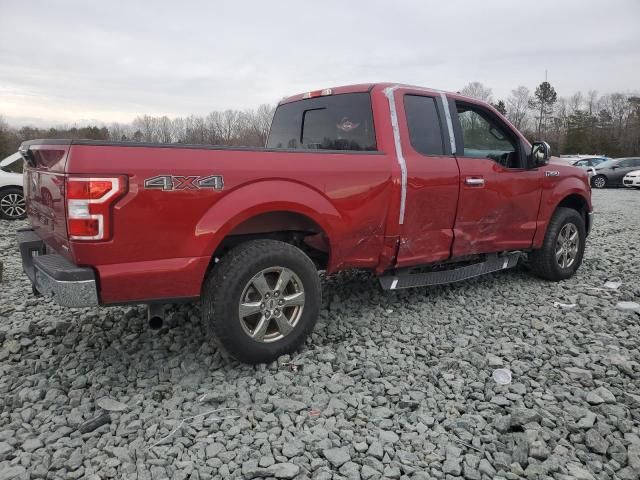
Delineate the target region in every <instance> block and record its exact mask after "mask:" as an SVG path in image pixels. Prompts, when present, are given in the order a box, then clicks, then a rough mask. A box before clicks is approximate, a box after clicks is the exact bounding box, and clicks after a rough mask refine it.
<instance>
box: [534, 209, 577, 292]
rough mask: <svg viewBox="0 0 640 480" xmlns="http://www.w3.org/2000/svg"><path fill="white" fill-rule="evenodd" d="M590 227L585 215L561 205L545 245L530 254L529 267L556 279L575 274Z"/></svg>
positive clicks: (546, 276)
mask: <svg viewBox="0 0 640 480" xmlns="http://www.w3.org/2000/svg"><path fill="white" fill-rule="evenodd" d="M586 237H587V235H586V229H585V223H584V218H583V216H582V215H581V214H580V213H579V212H577V211H576V210H574V209H572V208H564V207H559V208H558V209H556V211H555V212H554V214H553V216H552V217H551V221H550V222H549V225H548V226H547V233H546V234H545V237H544V242H543V244H542V247H541V248H539V249H537V250H534V251H533V252H531V253H530V254H529V268H530V269H531V271H532V272H533V273H534V274H535V275H537V276H538V277H541V278H544V279H546V280H553V281H555V282H557V281H560V280H565V279H567V278H569V277H572V276H573V275H574V274H575V273H576V270H578V267H579V266H580V265H581V264H582V257H583V255H584V246H585V240H586Z"/></svg>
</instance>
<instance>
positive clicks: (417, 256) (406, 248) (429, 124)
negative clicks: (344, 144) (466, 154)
mask: <svg viewBox="0 0 640 480" xmlns="http://www.w3.org/2000/svg"><path fill="white" fill-rule="evenodd" d="M395 105H396V110H397V120H398V127H399V128H398V132H397V133H398V134H399V137H400V144H401V145H400V147H401V148H400V150H401V152H400V154H401V155H403V158H404V162H405V165H406V174H407V175H406V185H405V186H406V190H405V191H406V195H405V205H404V218H403V222H402V224H401V225H400V246H399V250H398V255H397V266H398V267H403V266H411V265H420V264H426V263H431V262H437V261H442V260H446V259H448V258H449V256H450V255H451V244H452V241H453V224H454V221H455V215H456V206H457V202H458V188H459V172H458V165H457V163H456V159H455V157H454V156H453V154H452V148H451V142H450V141H449V135H448V130H447V123H446V115H445V108H446V106H445V103H444V102H443V97H442V96H441V95H440V94H438V93H430V94H429V93H425V92H421V91H416V92H415V93H413V92H412V91H411V90H405V89H401V90H399V91H396V92H395ZM392 115H393V112H392ZM397 149H398V148H397V147H396V150H397Z"/></svg>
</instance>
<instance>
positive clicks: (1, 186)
mask: <svg viewBox="0 0 640 480" xmlns="http://www.w3.org/2000/svg"><path fill="white" fill-rule="evenodd" d="M23 163H24V160H23V158H22V155H20V153H14V154H13V155H10V156H8V157H7V158H5V159H4V160H2V161H1V162H0V219H3V220H18V219H21V218H25V217H26V216H27V215H26V214H27V208H26V206H25V203H24V194H23V193H22V165H23Z"/></svg>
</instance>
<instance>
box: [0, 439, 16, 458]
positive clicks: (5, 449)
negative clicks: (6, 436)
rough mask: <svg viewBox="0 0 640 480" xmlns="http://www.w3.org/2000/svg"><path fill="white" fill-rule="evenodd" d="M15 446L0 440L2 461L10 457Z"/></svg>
mask: <svg viewBox="0 0 640 480" xmlns="http://www.w3.org/2000/svg"><path fill="white" fill-rule="evenodd" d="M13 451H14V448H13V447H12V446H11V445H9V444H8V443H7V442H0V462H1V461H3V460H6V459H7V458H9V456H10V455H11V453H13Z"/></svg>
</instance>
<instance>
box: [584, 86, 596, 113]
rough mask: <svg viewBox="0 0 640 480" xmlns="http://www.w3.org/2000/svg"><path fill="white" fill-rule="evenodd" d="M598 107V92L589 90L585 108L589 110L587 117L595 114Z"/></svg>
mask: <svg viewBox="0 0 640 480" xmlns="http://www.w3.org/2000/svg"><path fill="white" fill-rule="evenodd" d="M597 105H598V91H597V90H589V92H588V93H587V108H588V109H589V115H593V114H594V113H595V109H596V107H597Z"/></svg>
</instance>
